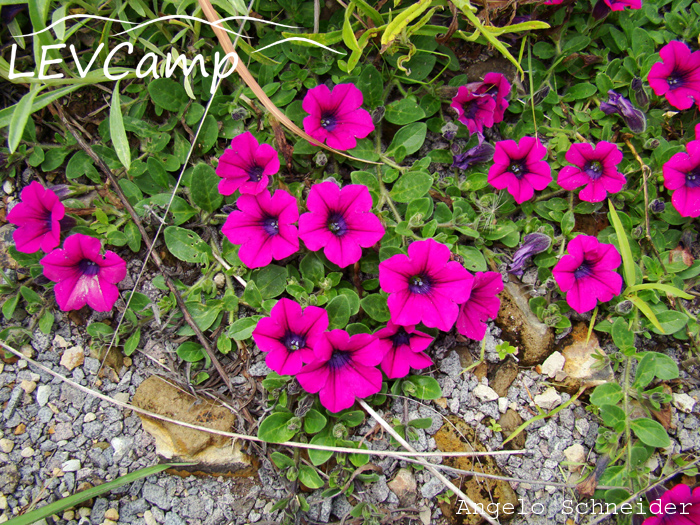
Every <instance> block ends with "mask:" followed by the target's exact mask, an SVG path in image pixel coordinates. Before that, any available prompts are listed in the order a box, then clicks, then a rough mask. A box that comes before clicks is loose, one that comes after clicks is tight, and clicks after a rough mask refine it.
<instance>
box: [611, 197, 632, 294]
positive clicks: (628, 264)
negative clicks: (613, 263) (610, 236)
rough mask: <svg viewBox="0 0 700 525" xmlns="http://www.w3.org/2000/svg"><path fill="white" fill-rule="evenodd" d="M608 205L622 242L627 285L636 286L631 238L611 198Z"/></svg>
mask: <svg viewBox="0 0 700 525" xmlns="http://www.w3.org/2000/svg"><path fill="white" fill-rule="evenodd" d="M608 206H610V218H611V219H612V223H613V227H614V228H615V234H616V235H617V242H618V243H619V244H620V255H621V256H622V264H623V268H624V271H625V284H626V285H627V286H634V285H635V284H636V283H637V272H636V271H635V269H634V266H635V264H634V258H633V257H632V250H631V249H630V244H629V240H628V239H627V233H626V232H625V229H624V228H623V226H622V223H621V222H620V217H619V216H618V214H617V211H616V210H615V207H614V206H613V203H612V201H611V200H610V199H608Z"/></svg>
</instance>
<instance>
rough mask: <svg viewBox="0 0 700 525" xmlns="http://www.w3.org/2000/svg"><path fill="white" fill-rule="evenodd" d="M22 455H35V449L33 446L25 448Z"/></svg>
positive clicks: (26, 456)
mask: <svg viewBox="0 0 700 525" xmlns="http://www.w3.org/2000/svg"><path fill="white" fill-rule="evenodd" d="M20 455H21V456H22V457H23V458H31V457H32V456H33V455H34V449H33V448H32V447H27V448H23V449H22V452H20Z"/></svg>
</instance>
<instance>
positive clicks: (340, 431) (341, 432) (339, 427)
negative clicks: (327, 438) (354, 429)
mask: <svg viewBox="0 0 700 525" xmlns="http://www.w3.org/2000/svg"><path fill="white" fill-rule="evenodd" d="M333 437H334V438H336V439H345V438H346V437H348V427H346V426H345V425H344V424H343V423H336V424H335V425H334V426H333Z"/></svg>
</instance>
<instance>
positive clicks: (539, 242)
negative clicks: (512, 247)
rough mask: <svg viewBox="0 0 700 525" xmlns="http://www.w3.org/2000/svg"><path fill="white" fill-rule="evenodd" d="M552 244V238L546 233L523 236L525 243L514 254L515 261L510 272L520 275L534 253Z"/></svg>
mask: <svg viewBox="0 0 700 525" xmlns="http://www.w3.org/2000/svg"><path fill="white" fill-rule="evenodd" d="M551 245H552V239H550V237H549V235H545V234H544V233H530V234H528V235H526V236H525V237H523V243H522V244H521V245H520V248H518V249H517V250H516V251H515V253H514V254H513V262H512V263H510V266H509V267H508V272H509V273H512V274H513V275H517V276H518V277H520V276H521V275H522V274H523V273H524V271H523V268H525V264H526V263H527V261H528V260H529V259H530V257H532V256H533V255H537V254H538V253H542V252H543V251H545V250H547V249H549V247H550V246H551Z"/></svg>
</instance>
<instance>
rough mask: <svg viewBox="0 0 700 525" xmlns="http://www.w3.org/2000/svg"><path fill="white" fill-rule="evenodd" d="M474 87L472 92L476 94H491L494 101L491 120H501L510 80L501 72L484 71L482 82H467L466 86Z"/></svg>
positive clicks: (505, 106)
mask: <svg viewBox="0 0 700 525" xmlns="http://www.w3.org/2000/svg"><path fill="white" fill-rule="evenodd" d="M472 86H473V87H474V93H476V94H477V95H491V96H492V97H494V100H495V101H496V107H495V108H494V112H493V122H494V124H498V123H499V122H501V121H502V120H503V117H504V115H505V111H506V108H508V100H507V97H508V95H509V94H510V82H508V79H507V78H506V77H505V75H503V74H501V73H493V72H492V73H486V75H485V76H484V81H483V82H475V83H474V84H468V85H467V88H469V89H471V88H472Z"/></svg>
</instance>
